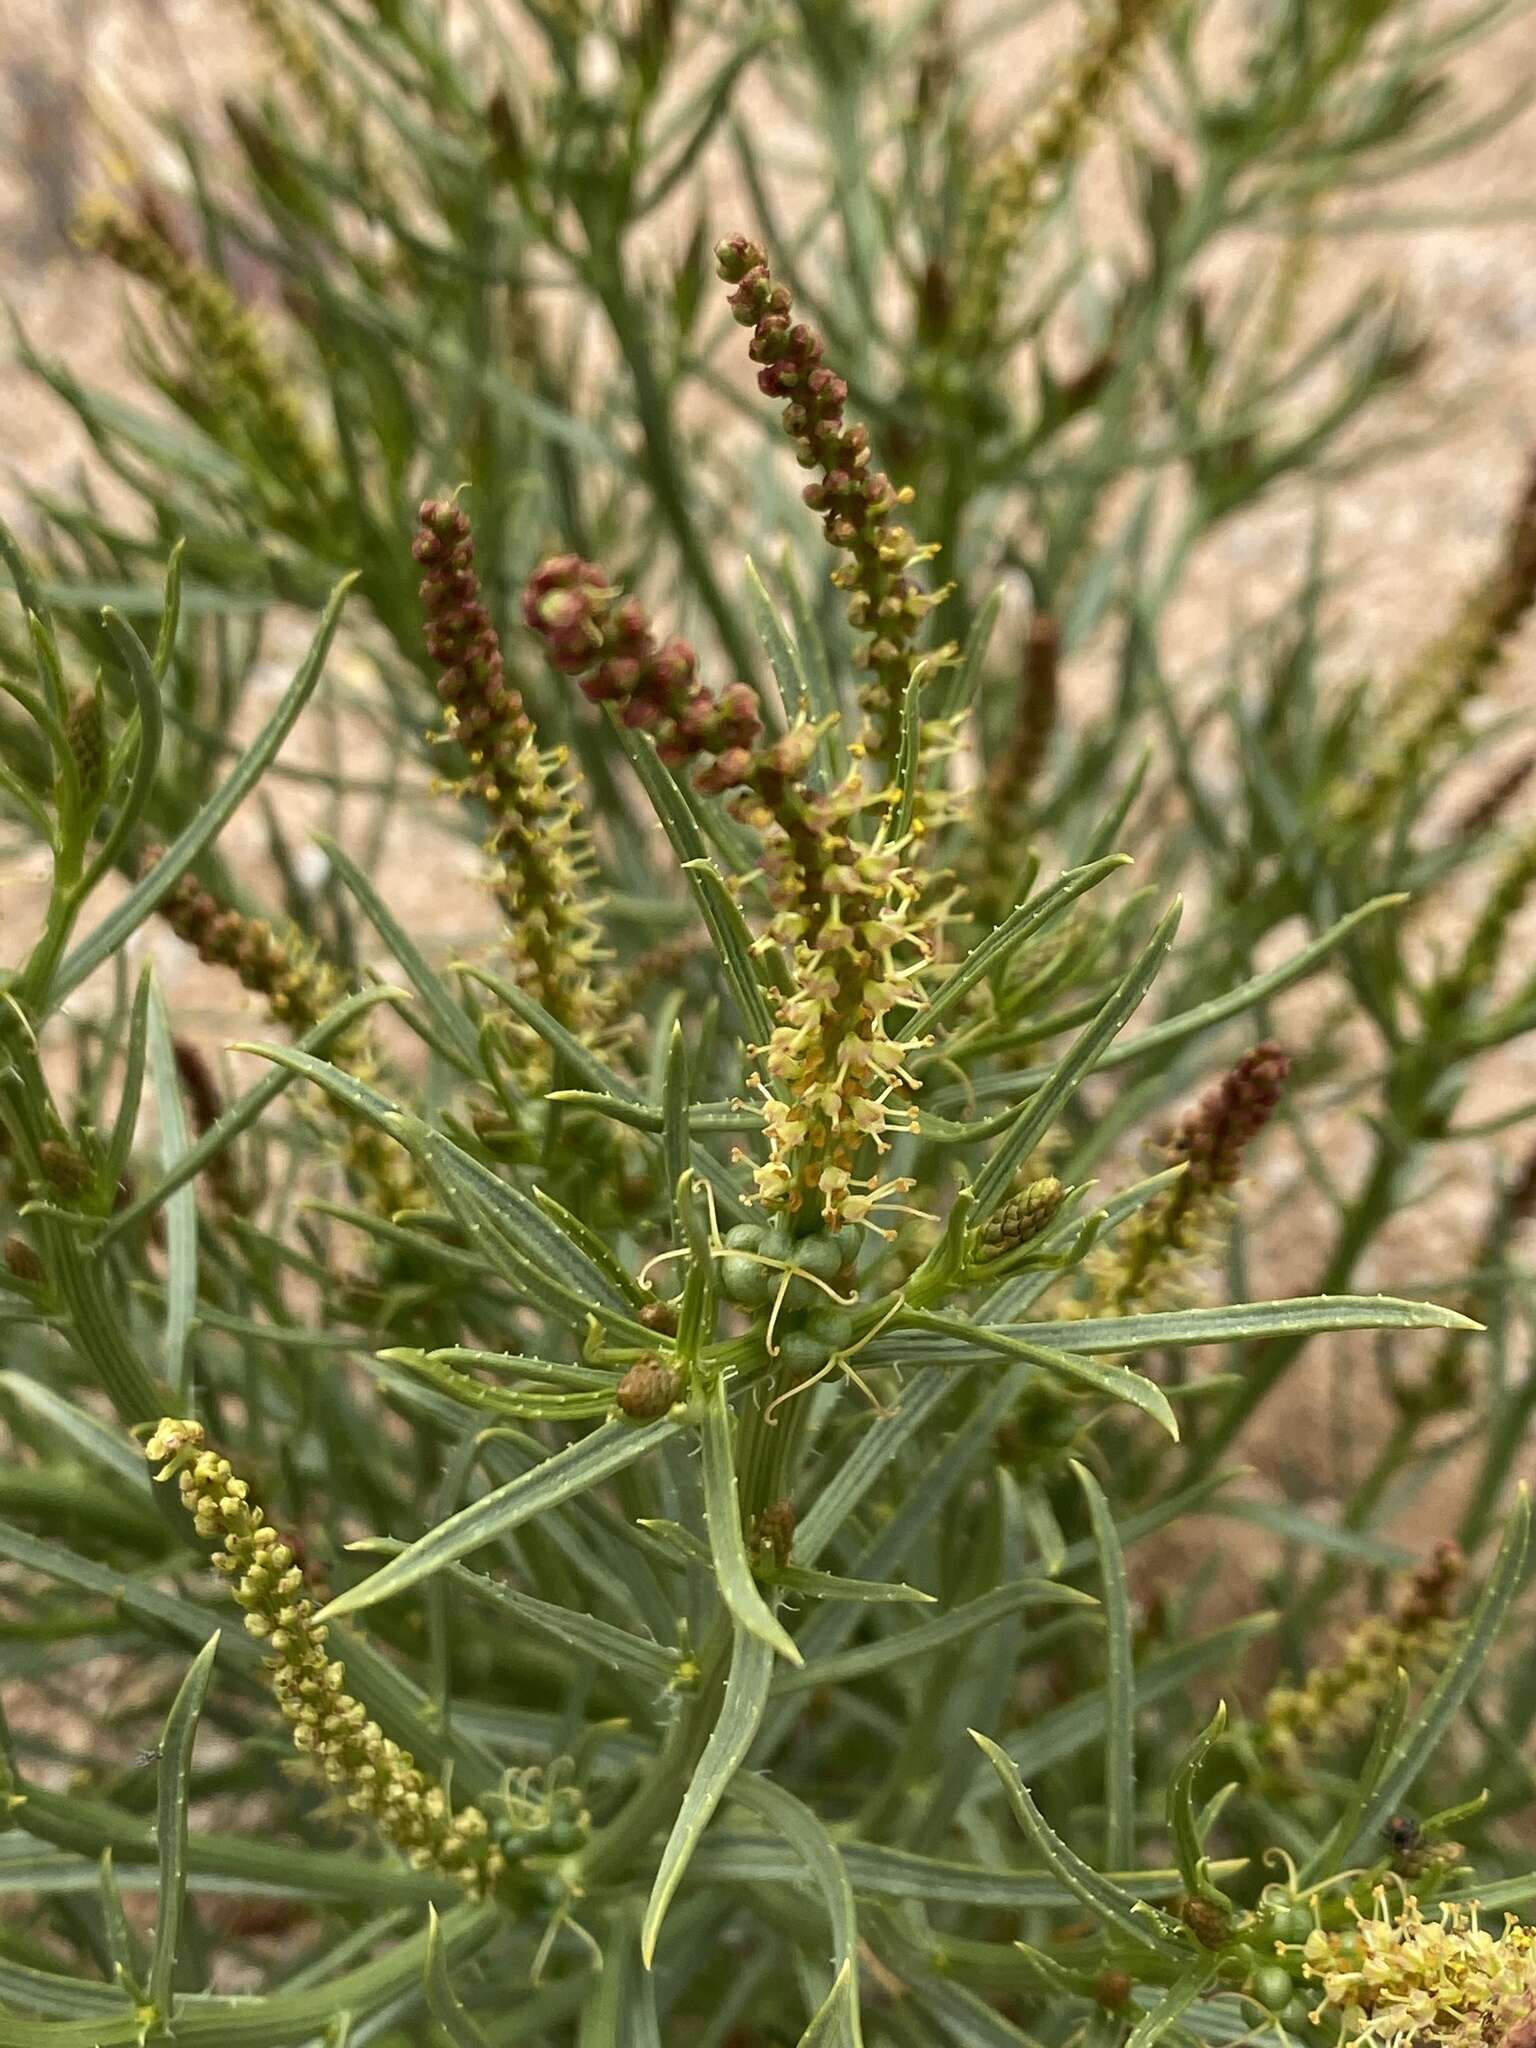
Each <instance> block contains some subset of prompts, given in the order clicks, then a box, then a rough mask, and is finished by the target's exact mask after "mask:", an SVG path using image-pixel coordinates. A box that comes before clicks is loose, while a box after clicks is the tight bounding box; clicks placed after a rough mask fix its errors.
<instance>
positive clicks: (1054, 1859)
mask: <svg viewBox="0 0 1536 2048" xmlns="http://www.w3.org/2000/svg"><path fill="white" fill-rule="evenodd" d="M971 1739H972V1741H973V1742H975V1743H976V1745H977V1746H978V1748H979V1749H980V1750H981V1752H982V1754H983V1755H984V1756H985V1757H986V1759H987V1761H988V1762H989V1763H990V1764H991V1766H992V1768H993V1769H994V1770H995V1771H996V1772H997V1775H998V1777H999V1778H1000V1779H1001V1781H1002V1786H1003V1790H1004V1792H1005V1793H1006V1794H1007V1797H1008V1803H1009V1805H1010V1806H1011V1807H1012V1808H1013V1811H1014V1815H1015V1817H1016V1819H1017V1820H1018V1823H1019V1826H1020V1827H1021V1828H1022V1829H1023V1830H1024V1832H1025V1834H1026V1835H1028V1837H1029V1839H1030V1841H1031V1843H1032V1844H1033V1846H1034V1848H1035V1850H1036V1851H1037V1853H1038V1854H1039V1856H1040V1859H1041V1861H1042V1862H1043V1863H1044V1864H1045V1865H1046V1867H1047V1869H1048V1870H1050V1871H1051V1872H1052V1874H1053V1875H1054V1876H1056V1877H1057V1878H1059V1879H1060V1880H1061V1882H1062V1884H1064V1885H1065V1886H1066V1888H1067V1890H1068V1891H1070V1892H1071V1893H1072V1895H1073V1896H1074V1897H1075V1898H1076V1899H1078V1900H1079V1901H1080V1902H1081V1903H1082V1904H1083V1905H1084V1906H1086V1907H1087V1909H1088V1911H1089V1912H1090V1913H1092V1915H1093V1916H1094V1918H1095V1919H1096V1920H1098V1921H1100V1922H1101V1923H1102V1924H1103V1925H1104V1926H1105V1927H1112V1928H1113V1929H1114V1930H1115V1932H1116V1933H1117V1934H1121V1935H1124V1937H1125V1938H1126V1940H1127V1941H1132V1942H1134V1943H1135V1944H1136V1946H1137V1947H1138V1948H1147V1949H1151V1950H1152V1951H1153V1953H1154V1954H1156V1955H1160V1956H1162V1957H1164V1958H1165V1959H1166V1960H1168V1961H1182V1960H1183V1959H1184V1958H1185V1957H1186V1956H1187V1955H1188V1950H1187V1949H1186V1948H1185V1947H1184V1946H1183V1945H1182V1944H1181V1943H1179V1942H1176V1941H1174V1940H1173V1939H1172V1938H1171V1937H1170V1936H1169V1935H1166V1934H1164V1933H1163V1932H1162V1931H1161V1930H1160V1929H1159V1927H1158V1926H1157V1925H1156V1923H1155V1922H1154V1921H1153V1919H1152V1917H1151V1915H1150V1914H1149V1913H1145V1912H1138V1911H1137V1903H1136V1900H1135V1899H1134V1898H1133V1897H1132V1896H1131V1894H1130V1893H1129V1892H1126V1891H1122V1890H1121V1888H1120V1886H1119V1885H1117V1884H1115V1883H1114V1882H1113V1881H1112V1880H1111V1879H1109V1878H1107V1877H1102V1876H1100V1874H1099V1873H1098V1872H1097V1871H1096V1870H1093V1869H1092V1868H1090V1866H1089V1865H1088V1864H1086V1863H1084V1861H1083V1860H1082V1858H1081V1857H1080V1856H1079V1855H1077V1854H1076V1852H1075V1851H1074V1850H1072V1849H1069V1848H1068V1847H1067V1845H1066V1843H1065V1842H1064V1841H1062V1839H1061V1837H1060V1836H1059V1835H1058V1834H1057V1833H1056V1832H1055V1830H1054V1829H1053V1828H1052V1827H1051V1826H1050V1824H1049V1823H1048V1822H1047V1820H1046V1818H1045V1816H1044V1814H1042V1813H1041V1811H1040V1809H1039V1808H1038V1807H1037V1806H1036V1804H1035V1802H1034V1800H1033V1799H1032V1798H1031V1797H1030V1795H1029V1788H1028V1787H1027V1786H1026V1785H1025V1783H1024V1780H1023V1779H1022V1778H1021V1777H1020V1776H1019V1773H1018V1769H1017V1767H1016V1765H1015V1764H1014V1761H1013V1759H1012V1758H1011V1757H1010V1756H1009V1754H1008V1752H1007V1751H1006V1750H1005V1749H1001V1748H999V1746H998V1745H997V1743H995V1742H993V1741H991V1740H990V1739H989V1738H988V1737H987V1736H985V1735H981V1734H978V1733H977V1731H976V1730H975V1729H974V1728H973V1729H972V1730H971Z"/></svg>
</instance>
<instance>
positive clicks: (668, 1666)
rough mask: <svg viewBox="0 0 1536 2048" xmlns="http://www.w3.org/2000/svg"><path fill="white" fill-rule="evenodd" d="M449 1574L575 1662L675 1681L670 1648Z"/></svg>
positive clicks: (396, 1547)
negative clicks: (586, 1660)
mask: <svg viewBox="0 0 1536 2048" xmlns="http://www.w3.org/2000/svg"><path fill="white" fill-rule="evenodd" d="M354 1548H355V1549H359V1550H362V1549H366V1550H367V1551H368V1552H370V1553H371V1554H374V1555H376V1556H379V1557H397V1556H399V1554H400V1552H401V1551H403V1550H404V1549H405V1545H404V1544H403V1543H401V1542H400V1541H399V1540H398V1539H397V1538H395V1537H392V1536H375V1537H372V1538H370V1539H369V1540H368V1541H367V1543H366V1544H357V1545H354ZM448 1570H449V1575H450V1577H451V1578H452V1580H453V1582H454V1584H455V1585H456V1586H462V1587H463V1588H464V1590H465V1591H466V1592H467V1593H472V1594H473V1595H474V1597H475V1598H476V1599H477V1600H483V1601H485V1602H486V1604H487V1605H488V1606H490V1607H499V1608H500V1609H501V1610H502V1611H503V1612H504V1613H507V1614H511V1615H515V1616H516V1618H517V1620H518V1621H519V1622H520V1623H521V1624H522V1625H523V1626H524V1627H525V1628H530V1629H532V1630H533V1631H534V1632H535V1634H537V1635H541V1636H543V1637H544V1638H545V1639H546V1641H548V1642H552V1643H558V1644H559V1645H560V1647H561V1648H562V1649H564V1650H570V1651H573V1652H574V1653H575V1654H576V1655H577V1656H579V1657H590V1658H592V1660H593V1661H594V1662H595V1663H598V1664H601V1665H604V1666H605V1667H607V1666H611V1667H612V1668H613V1669H615V1670H618V1671H627V1672H628V1673H629V1674H630V1676H631V1677H633V1678H639V1679H642V1680H644V1681H646V1682H648V1683H650V1684H652V1685H658V1686H662V1685H666V1684H667V1683H668V1681H669V1680H671V1679H673V1678H675V1677H676V1675H677V1665H678V1660H679V1657H680V1655H681V1652H680V1651H679V1650H677V1649H676V1648H675V1647H673V1646H671V1645H668V1644H663V1643H655V1642H651V1641H650V1640H649V1639H648V1638H646V1637H645V1636H637V1635H633V1634H631V1633H630V1631H629V1630H628V1629H624V1628H615V1627H614V1625H613V1623H612V1622H609V1621H603V1620H601V1619H600V1618H599V1617H598V1616H597V1615H595V1614H587V1613H585V1612H584V1611H583V1610H582V1609H581V1608H579V1607H559V1606H556V1605H555V1604H554V1603H553V1602H552V1601H549V1600H540V1599H538V1598H537V1597H536V1596H535V1595H534V1594H532V1593H524V1592H522V1591H520V1590H519V1588H518V1587H516V1586H508V1585H505V1584H503V1582H502V1581H501V1580H500V1579H491V1578H487V1577H486V1575H485V1574H484V1573H483V1572H475V1571H471V1570H470V1569H469V1567H468V1565H462V1564H455V1565H450V1566H449V1567H448Z"/></svg>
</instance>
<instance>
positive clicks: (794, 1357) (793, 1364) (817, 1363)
mask: <svg viewBox="0 0 1536 2048" xmlns="http://www.w3.org/2000/svg"><path fill="white" fill-rule="evenodd" d="M831 1356H832V1347H831V1345H830V1344H822V1343H819V1342H818V1341H817V1339H816V1338H815V1337H812V1336H810V1335H809V1334H808V1333H807V1332H806V1331H804V1330H791V1331H790V1332H789V1334H788V1336H786V1337H783V1338H781V1339H780V1340H779V1364H780V1365H781V1366H782V1367H783V1369H784V1370H785V1371H786V1372H789V1373H793V1375H794V1376H795V1378H796V1379H807V1378H809V1376H810V1375H811V1374H812V1373H813V1372H820V1371H821V1368H822V1367H823V1366H824V1365H825V1364H826V1362H827V1360H828V1359H829V1358H830V1357H831Z"/></svg>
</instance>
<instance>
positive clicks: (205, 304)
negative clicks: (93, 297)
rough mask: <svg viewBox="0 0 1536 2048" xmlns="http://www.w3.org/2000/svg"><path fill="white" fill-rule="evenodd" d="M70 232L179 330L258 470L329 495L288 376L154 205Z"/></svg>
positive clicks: (97, 215) (96, 216)
mask: <svg viewBox="0 0 1536 2048" xmlns="http://www.w3.org/2000/svg"><path fill="white" fill-rule="evenodd" d="M75 232H76V237H77V239H78V241H79V242H80V244H81V246H82V247H83V248H85V249H87V250H90V251H91V252H92V253H94V254H99V255H103V256H105V257H106V258H107V259H108V260H109V261H110V262H112V263H115V264H116V265H117V266H118V268H119V269H120V270H125V271H127V272H128V273H129V275H130V276H132V277H136V278H139V279H140V280H141V281H142V282H143V283H145V284H147V285H148V286H149V287H150V289H151V290H152V291H153V292H154V293H155V294H156V296H157V298H158V299H159V300H160V302H161V304H162V306H163V307H164V308H165V310H166V312H167V313H168V314H170V315H171V317H172V318H173V319H174V320H175V321H177V322H178V323H179V324H180V325H181V326H182V327H183V328H185V330H186V334H187V338H188V340H189V342H190V343H191V356H192V360H193V361H194V362H195V363H196V365H197V371H198V374H199V376H200V377H202V378H204V379H206V380H207V381H208V384H209V403H210V408H211V409H217V410H221V411H223V412H224V413H225V414H226V415H228V416H229V417H230V418H232V419H233V420H235V421H237V422H238V423H239V426H240V428H241V431H242V433H243V436H244V438H245V439H246V440H247V441H248V443H249V445H250V447H251V450H252V452H253V453H254V454H256V455H257V456H259V458H260V461H261V466H262V467H263V468H265V467H267V466H268V465H270V466H271V467H272V468H274V469H276V470H277V471H278V472H279V473H280V475H281V476H282V477H283V480H284V482H285V483H286V484H288V485H290V486H296V487H298V488H301V489H303V490H304V491H305V492H306V494H309V493H313V494H316V495H328V491H329V480H328V475H327V464H326V460H325V457H324V456H323V454H322V453H321V452H320V450H319V449H318V448H317V447H316V445H315V442H314V440H313V438H312V437H311V434H310V431H309V426H308V424H307V422H306V420H305V418H304V415H303V412H302V410H301V408H300V407H299V405H298V403H297V401H296V400H295V399H294V397H293V378H292V376H291V375H290V373H289V372H288V370H287V369H286V368H285V366H284V365H283V364H282V363H281V362H279V361H278V359H277V358H276V356H275V355H274V354H273V352H272V350H271V349H270V347H269V346H268V343H267V341H266V339H265V337H264V336H263V334H262V332H261V330H260V328H259V326H258V324H257V322H256V319H255V317H254V316H253V315H252V314H251V313H250V312H249V311H248V310H247V309H246V308H245V307H244V306H242V305H241V303H240V301H239V300H238V299H237V298H236V297H235V295H234V293H233V292H232V291H231V290H230V288H229V286H228V285H227V284H225V282H224V280H223V279H222V278H220V277H217V276H216V275H215V274H214V273H213V272H212V271H211V270H208V269H206V268H205V267H204V266H203V265H202V264H200V263H198V262H197V261H195V260H194V259H193V258H192V257H191V256H189V255H188V254H187V253H186V252H185V251H184V250H183V249H182V248H181V247H180V245H179V243H178V240H177V238H176V236H175V234H174V233H173V232H172V230H171V228H170V227H169V225H168V224H167V222H166V220H165V218H164V215H163V212H162V210H161V208H160V206H159V203H158V202H157V201H155V200H154V199H153V198H151V197H149V196H147V195H140V196H139V198H138V199H137V201H136V203H135V204H134V205H132V206H128V205H124V204H122V203H120V202H119V201H117V200H114V199H103V200H99V201H98V202H96V203H95V204H94V205H92V206H89V207H87V209H86V210H85V212H84V213H83V214H82V216H81V218H80V220H79V222H78V223H77V225H76V231H75Z"/></svg>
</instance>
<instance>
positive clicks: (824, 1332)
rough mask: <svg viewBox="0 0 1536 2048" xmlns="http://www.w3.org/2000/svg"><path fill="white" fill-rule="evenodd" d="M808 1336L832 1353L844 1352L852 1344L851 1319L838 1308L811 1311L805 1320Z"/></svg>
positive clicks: (852, 1325)
mask: <svg viewBox="0 0 1536 2048" xmlns="http://www.w3.org/2000/svg"><path fill="white" fill-rule="evenodd" d="M805 1327H806V1331H807V1333H808V1335H810V1336H812V1337H814V1338H816V1339H817V1341H818V1342H819V1343H822V1344H829V1345H830V1346H831V1347H832V1349H833V1350H834V1351H846V1350H847V1349H848V1346H849V1345H850V1344H851V1343H852V1342H853V1329H854V1324H853V1317H852V1316H850V1315H847V1314H845V1313H844V1311H843V1310H842V1309H840V1308H817V1309H812V1311H811V1313H810V1314H809V1315H808V1316H807V1317H806V1319H805Z"/></svg>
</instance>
